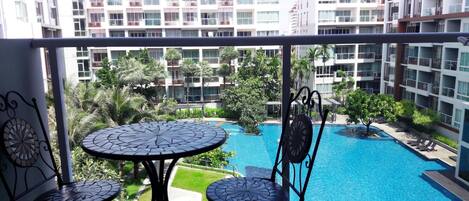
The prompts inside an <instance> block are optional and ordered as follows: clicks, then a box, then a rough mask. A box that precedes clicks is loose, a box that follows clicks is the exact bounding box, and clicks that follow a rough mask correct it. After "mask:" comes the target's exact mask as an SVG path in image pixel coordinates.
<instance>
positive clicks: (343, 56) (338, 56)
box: [335, 53, 355, 60]
mask: <svg viewBox="0 0 469 201" xmlns="http://www.w3.org/2000/svg"><path fill="white" fill-rule="evenodd" d="M350 59H355V53H336V54H335V60H350Z"/></svg>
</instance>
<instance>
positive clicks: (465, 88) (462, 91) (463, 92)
mask: <svg viewBox="0 0 469 201" xmlns="http://www.w3.org/2000/svg"><path fill="white" fill-rule="evenodd" d="M457 98H458V99H459V100H463V101H469V82H462V81H458V95H457Z"/></svg>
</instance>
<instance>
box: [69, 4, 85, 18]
mask: <svg viewBox="0 0 469 201" xmlns="http://www.w3.org/2000/svg"><path fill="white" fill-rule="evenodd" d="M72 7H73V15H83V14H84V13H85V10H84V8H83V0H74V1H73V2H72Z"/></svg>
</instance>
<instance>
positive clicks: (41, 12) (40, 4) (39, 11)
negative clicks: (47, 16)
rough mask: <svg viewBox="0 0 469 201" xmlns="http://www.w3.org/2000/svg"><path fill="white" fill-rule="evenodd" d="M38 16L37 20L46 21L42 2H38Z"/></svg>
mask: <svg viewBox="0 0 469 201" xmlns="http://www.w3.org/2000/svg"><path fill="white" fill-rule="evenodd" d="M36 17H37V22H44V13H43V8H42V2H36Z"/></svg>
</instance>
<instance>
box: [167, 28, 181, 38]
mask: <svg viewBox="0 0 469 201" xmlns="http://www.w3.org/2000/svg"><path fill="white" fill-rule="evenodd" d="M166 37H172V38H178V37H181V30H180V29H166Z"/></svg>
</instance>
